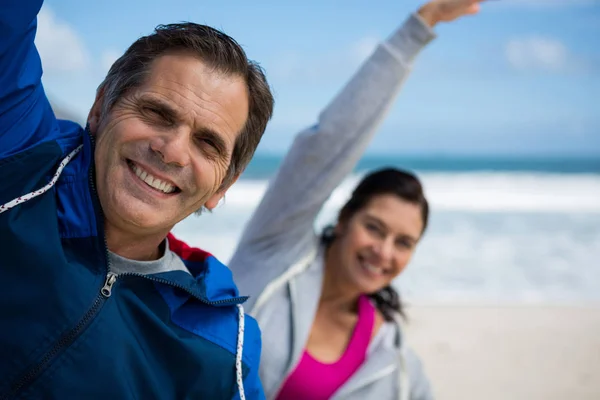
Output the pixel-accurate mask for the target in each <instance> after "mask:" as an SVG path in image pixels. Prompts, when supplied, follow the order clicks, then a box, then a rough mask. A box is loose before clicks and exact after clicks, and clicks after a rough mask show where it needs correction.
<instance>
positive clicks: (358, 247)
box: [229, 0, 479, 400]
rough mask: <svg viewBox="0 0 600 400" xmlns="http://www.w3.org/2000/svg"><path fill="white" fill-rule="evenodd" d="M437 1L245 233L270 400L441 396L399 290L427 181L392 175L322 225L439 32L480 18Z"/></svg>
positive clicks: (345, 100) (307, 139) (346, 99)
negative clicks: (408, 338)
mask: <svg viewBox="0 0 600 400" xmlns="http://www.w3.org/2000/svg"><path fill="white" fill-rule="evenodd" d="M478 3H479V1H476V0H435V1H432V2H430V3H428V4H426V5H425V6H423V7H422V8H420V9H419V11H418V12H417V13H416V14H415V15H411V16H410V17H409V18H408V20H407V21H406V22H405V23H404V24H403V26H401V27H400V29H398V31H396V32H395V33H394V34H393V35H392V36H391V37H390V38H389V39H388V40H387V41H385V42H383V43H382V44H381V45H380V46H379V48H378V49H377V50H376V51H375V52H374V53H373V55H372V56H371V57H370V58H369V59H368V60H367V61H366V62H365V63H364V65H363V66H362V67H361V69H360V70H359V71H358V73H357V74H356V75H355V76H354V77H353V78H352V80H351V81H350V82H349V83H348V84H347V86H346V87H345V88H344V90H343V91H342V92H341V93H340V94H339V95H338V96H337V97H336V98H335V99H334V100H333V102H332V103H331V104H330V105H329V106H328V107H327V108H326V109H325V110H324V111H323V113H322V114H321V115H320V118H319V123H318V125H316V126H315V127H312V128H310V129H308V130H306V131H305V132H302V133H301V134H300V135H298V137H297V138H296V140H295V142H294V144H293V146H292V148H291V150H290V152H289V153H288V155H287V156H286V158H285V160H284V162H283V164H282V166H281V168H280V170H279V171H278V173H277V176H276V177H275V179H274V181H273V182H272V183H271V185H270V186H269V188H268V190H267V193H266V194H265V196H264V198H263V199H262V202H261V204H260V205H259V207H258V208H257V210H256V212H255V214H254V215H253V217H252V219H251V220H250V222H249V223H248V225H247V228H246V230H245V232H244V234H243V235H242V239H241V241H240V244H239V247H238V248H237V250H236V253H235V254H234V256H233V258H232V260H231V262H230V264H229V265H230V268H231V269H232V270H233V273H234V276H235V281H236V283H237V284H238V287H239V289H240V292H241V293H244V294H250V295H251V297H250V299H249V300H248V302H247V303H246V309H247V310H250V313H251V314H252V315H253V316H254V317H256V319H257V320H258V323H259V325H260V327H261V330H262V341H263V350H262V357H261V366H260V377H261V380H262V383H263V386H264V389H265V394H266V397H267V398H268V399H311V400H312V399H328V398H334V399H398V398H401V399H411V400H417V399H418V400H421V399H431V398H432V394H431V391H430V389H429V385H428V382H427V379H426V378H425V377H424V374H423V372H422V370H421V367H420V363H419V361H418V359H417V357H416V356H415V355H414V354H413V353H411V352H410V351H407V350H405V348H404V346H403V340H402V336H401V331H400V326H399V324H398V323H397V320H398V315H400V313H401V308H400V304H399V301H398V296H397V294H396V293H395V291H394V289H392V287H391V286H390V284H391V282H392V280H393V279H394V278H395V277H396V276H398V274H400V273H401V272H402V270H403V269H404V268H405V267H406V265H407V263H408V261H409V260H410V257H411V255H412V253H413V251H414V249H415V246H416V244H417V242H418V241H419V239H420V237H421V234H422V233H423V231H424V229H425V226H426V224H427V215H428V207H427V202H426V200H425V197H424V196H423V191H422V188H421V185H420V183H419V181H418V180H417V179H416V178H415V177H414V176H412V175H410V174H407V173H404V172H401V171H398V170H394V169H386V170H381V171H378V172H375V173H373V174H371V175H369V176H367V177H366V178H365V179H364V180H363V181H362V182H361V183H360V184H359V185H358V187H357V188H356V190H355V191H354V193H353V195H352V198H351V199H350V200H349V201H348V203H346V205H345V206H344V207H343V208H342V210H341V212H340V214H339V218H338V221H337V223H336V225H335V227H333V228H331V229H328V230H326V231H325V232H324V233H323V234H322V235H319V234H316V233H315V232H314V230H313V224H314V221H315V218H316V217H317V214H318V213H319V211H320V209H321V208H322V206H323V204H324V203H325V201H326V200H327V198H328V197H329V196H330V194H331V193H332V191H333V190H334V189H335V188H336V187H337V186H338V185H339V184H340V183H341V181H342V180H343V179H344V177H346V176H347V174H349V173H350V171H351V170H352V168H353V167H354V165H355V164H356V162H357V160H358V159H359V158H360V157H361V155H362V153H363V151H364V149H365V148H366V146H367V145H368V143H369V141H370V139H371V137H372V136H373V133H374V132H375V129H376V128H377V126H378V125H379V123H380V122H381V120H382V118H383V116H384V114H385V111H386V110H387V109H388V108H389V106H390V104H391V103H392V101H393V100H394V98H395V96H396V94H397V92H398V90H399V88H400V86H401V84H402V82H403V80H404V78H405V77H406V75H407V73H408V71H409V68H410V66H411V63H412V61H413V59H414V58H415V56H416V55H417V53H418V52H419V51H420V50H421V49H422V48H423V47H424V46H425V45H426V44H427V43H428V42H429V41H430V40H431V39H433V37H434V34H433V33H432V30H431V28H432V27H433V26H434V25H435V24H436V23H438V22H440V21H452V20H454V19H456V18H458V17H461V16H463V15H466V14H474V13H476V12H477V11H478Z"/></svg>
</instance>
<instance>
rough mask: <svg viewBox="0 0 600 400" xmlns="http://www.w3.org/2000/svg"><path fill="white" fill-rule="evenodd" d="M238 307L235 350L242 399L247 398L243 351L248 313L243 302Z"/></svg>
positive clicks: (237, 376) (236, 372)
mask: <svg viewBox="0 0 600 400" xmlns="http://www.w3.org/2000/svg"><path fill="white" fill-rule="evenodd" d="M237 308H238V319H239V322H238V337H237V351H236V352H235V375H236V380H237V386H238V391H239V393H240V400H246V395H245V394H244V379H243V376H242V352H243V351H244V322H245V320H246V315H245V313H244V307H243V306H242V305H241V304H238V305H237Z"/></svg>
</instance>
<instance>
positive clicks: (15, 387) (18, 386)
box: [0, 129, 114, 400]
mask: <svg viewBox="0 0 600 400" xmlns="http://www.w3.org/2000/svg"><path fill="white" fill-rule="evenodd" d="M86 131H87V129H86ZM88 134H89V132H88ZM89 137H90V140H91V143H92V149H93V148H94V138H93V136H92V135H89ZM94 173H95V167H94V166H93V165H92V166H91V168H90V172H89V173H88V179H89V183H90V187H91V188H92V192H93V194H94V195H96V196H97V192H96V184H95V182H94V178H93V175H94ZM92 201H94V200H93V199H92ZM96 201H97V200H96ZM95 208H96V212H95V214H96V220H97V222H98V223H99V224H102V223H103V218H104V217H103V215H102V212H101V211H100V212H98V207H95ZM99 214H100V215H99ZM101 226H102V225H101ZM102 229H103V228H102ZM102 237H103V239H104V241H103V243H104V251H105V257H106V258H105V259H106V270H107V276H106V278H105V281H104V285H103V286H102V288H101V289H100V294H99V295H98V296H97V297H96V299H95V300H94V302H93V303H92V306H91V307H90V308H89V309H88V311H87V312H86V313H85V315H84V316H83V317H82V318H81V319H80V320H79V322H78V323H77V325H75V327H74V328H73V329H71V330H70V331H68V332H67V333H66V334H64V335H63V336H61V337H60V339H58V341H57V342H56V343H55V344H54V346H52V348H51V349H50V350H49V351H48V352H47V353H46V354H45V355H44V356H43V357H42V359H41V360H40V361H39V362H38V363H37V364H35V365H34V366H33V367H32V368H31V369H30V370H29V371H28V372H27V373H26V374H25V375H23V376H22V377H21V378H20V379H19V380H18V381H16V382H15V383H14V384H12V385H11V388H10V391H9V392H8V393H6V394H5V395H3V396H2V397H0V399H1V400H5V399H8V398H10V397H12V396H15V395H17V394H18V392H19V391H21V390H22V389H23V388H25V387H26V386H28V385H30V384H32V383H33V382H34V381H35V380H36V378H37V377H38V376H39V375H40V373H41V372H42V371H43V370H44V368H45V367H46V366H47V365H48V364H49V363H50V362H51V361H52V360H53V359H54V357H56V356H57V355H58V354H59V353H60V352H61V350H63V349H64V348H66V347H68V346H70V345H71V344H72V343H73V342H74V341H75V340H76V339H77V337H79V335H80V334H81V332H82V331H83V330H84V329H85V328H86V327H87V326H88V325H89V323H90V322H91V321H92V320H93V319H94V317H95V316H96V314H97V313H98V311H99V310H100V308H101V306H102V305H103V304H104V302H105V301H106V299H107V298H108V297H109V296H110V289H111V288H112V284H113V283H114V280H112V282H111V279H112V278H111V272H110V262H109V258H108V246H107V244H106V237H105V236H104V233H102ZM113 275H114V274H113ZM105 293H108V295H109V296H106V295H105Z"/></svg>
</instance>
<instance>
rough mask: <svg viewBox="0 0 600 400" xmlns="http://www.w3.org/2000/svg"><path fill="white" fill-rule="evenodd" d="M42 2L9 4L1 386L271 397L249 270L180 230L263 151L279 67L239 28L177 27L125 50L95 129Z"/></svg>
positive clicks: (1, 66)
mask: <svg viewBox="0 0 600 400" xmlns="http://www.w3.org/2000/svg"><path fill="white" fill-rule="evenodd" d="M41 3H42V1H41V0H37V1H29V2H19V1H17V0H8V1H4V2H3V3H2V6H1V7H2V10H1V12H0V176H2V180H1V181H0V238H1V240H0V252H1V253H2V261H0V282H2V284H3V289H2V290H1V291H0V326H1V327H2V329H1V330H0V399H6V398H16V397H19V398H22V397H26V398H77V399H95V398H102V399H105V398H110V399H132V398H139V399H175V398H177V399H181V398H186V399H188V398H202V399H211V400H212V399H231V398H234V397H235V398H241V399H243V398H252V399H255V398H263V397H264V395H263V392H262V387H261V385H260V382H259V379H258V371H257V369H258V362H259V356H260V334H259V330H258V327H257V325H256V322H255V321H254V320H253V319H251V318H250V317H246V318H245V319H244V311H243V308H242V306H241V304H242V303H243V302H244V301H245V297H240V296H239V295H238V291H237V288H236V287H235V285H234V284H233V281H232V279H231V273H230V272H229V270H228V269H227V268H226V267H224V266H223V265H221V264H220V263H219V262H218V261H217V260H216V259H215V258H214V257H212V256H210V255H209V254H207V253H203V252H198V251H196V250H191V249H189V248H187V247H186V246H185V245H183V244H182V243H171V244H170V243H169V242H168V239H167V234H168V232H169V231H170V230H171V228H172V227H173V226H174V225H175V224H176V223H177V222H179V221H180V220H182V219H184V218H185V217H187V216H189V215H190V214H192V213H193V212H195V211H197V210H200V209H201V208H206V209H212V208H213V207H215V206H216V205H217V203H218V202H219V200H220V199H221V198H222V197H223V195H224V194H225V192H226V191H227V189H228V188H229V187H230V185H231V184H232V183H233V182H235V180H236V179H237V177H238V176H239V175H240V173H241V172H242V170H243V169H244V167H245V166H246V165H247V163H248V162H249V160H250V159H251V157H252V155H253V153H254V150H255V149H256V147H257V145H258V143H259V141H260V138H261V136H262V134H263V132H264V129H265V126H266V124H267V122H268V120H269V119H270V117H271V114H272V109H273V97H272V95H271V92H270V89H269V86H268V84H267V82H266V79H265V77H264V74H263V73H262V71H261V69H260V68H259V67H258V66H257V65H256V64H254V63H252V62H250V61H248V59H247V58H246V55H245V54H244V52H243V50H242V49H241V48H240V46H239V45H238V44H237V43H236V42H235V41H234V40H233V39H231V38H230V37H228V36H226V35H225V34H223V33H221V32H218V31H216V30H214V29H212V28H209V27H206V26H202V25H196V24H191V23H188V24H176V25H167V26H161V27H158V28H157V30H156V31H155V32H154V33H153V34H152V35H150V36H148V37H144V38H141V39H139V40H138V41H136V42H135V43H134V44H133V45H132V46H131V47H130V48H129V49H128V50H127V52H126V53H125V54H124V55H123V56H122V57H121V58H120V59H119V60H117V61H116V62H115V64H114V65H113V66H112V68H111V69H110V71H109V73H108V75H107V77H106V79H105V80H104V82H102V83H101V84H100V86H99V88H98V91H97V97H96V100H95V102H94V105H93V107H92V109H91V111H90V113H89V116H88V125H87V127H86V129H83V128H82V127H80V126H78V125H77V124H75V123H73V122H70V121H59V120H57V119H56V118H55V116H54V114H53V113H52V111H51V108H50V105H49V103H48V100H47V98H46V96H45V94H44V91H43V88H42V85H41V81H40V78H41V74H42V72H41V66H40V59H39V56H38V53H37V51H36V49H35V46H34V37H35V32H36V15H37V13H38V11H39V9H40V7H41ZM244 328H245V329H244Z"/></svg>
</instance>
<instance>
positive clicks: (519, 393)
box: [406, 305, 600, 400]
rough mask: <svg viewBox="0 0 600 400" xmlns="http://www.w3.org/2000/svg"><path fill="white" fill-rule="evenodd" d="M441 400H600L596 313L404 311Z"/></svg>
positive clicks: (599, 313) (599, 314)
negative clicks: (406, 312) (406, 313)
mask: <svg viewBox="0 0 600 400" xmlns="http://www.w3.org/2000/svg"><path fill="white" fill-rule="evenodd" d="M408 316H409V318H410V321H409V323H408V324H407V326H406V334H407V336H408V342H409V343H410V344H411V346H412V347H413V348H414V349H415V351H417V353H418V354H419V355H420V356H421V358H422V360H423V362H424V364H425V370H426V372H427V373H428V375H429V377H430V379H431V381H432V384H433V386H434V392H435V394H436V398H437V399H439V400H470V399H473V400H475V399H477V400H483V399H485V400H500V399H502V400H508V399H510V400H538V399H539V400H588V399H589V400H598V399H600V376H599V374H600V306H597V307H560V306H505V307H493V306H481V307H478V306H462V305H455V306H425V305H414V306H410V307H409V308H408Z"/></svg>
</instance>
